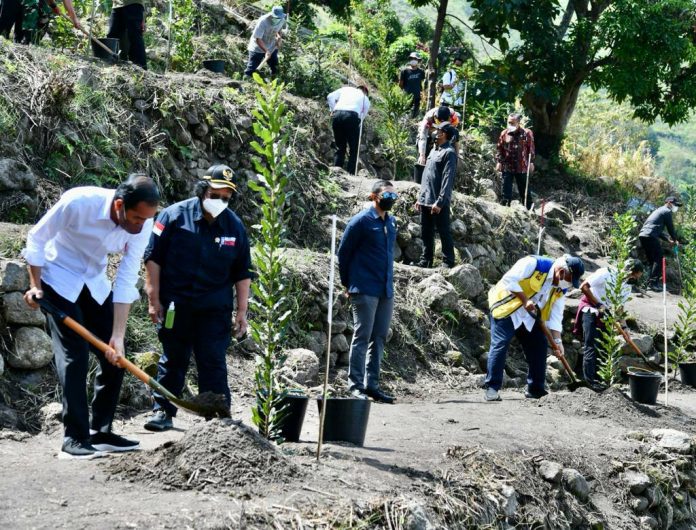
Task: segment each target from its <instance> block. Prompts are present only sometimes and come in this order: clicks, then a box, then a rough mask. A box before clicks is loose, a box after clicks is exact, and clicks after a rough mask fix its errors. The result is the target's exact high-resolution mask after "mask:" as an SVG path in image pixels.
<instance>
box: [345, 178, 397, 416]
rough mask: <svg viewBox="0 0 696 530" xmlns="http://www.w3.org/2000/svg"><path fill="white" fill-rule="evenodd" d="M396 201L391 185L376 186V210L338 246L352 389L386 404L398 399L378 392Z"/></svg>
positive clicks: (356, 220)
mask: <svg viewBox="0 0 696 530" xmlns="http://www.w3.org/2000/svg"><path fill="white" fill-rule="evenodd" d="M397 198H398V195H397V193H396V191H395V190H394V186H393V184H392V183H391V182H389V181H386V180H378V181H377V182H375V184H374V185H373V186H372V192H371V193H370V200H371V201H372V206H371V207H370V208H368V209H366V210H363V211H362V212H360V213H359V214H358V215H356V216H355V217H353V218H352V219H351V220H350V222H349V223H348V226H346V230H345V232H344V233H343V238H342V239H341V244H340V246H339V247H338V261H339V273H340V275H341V283H342V284H343V286H344V287H345V288H346V290H347V292H348V295H349V296H350V300H351V305H352V308H353V327H354V332H353V341H352V343H351V346H350V361H349V362H350V367H349V372H348V379H349V383H350V390H351V393H352V394H353V396H354V397H357V398H361V399H367V398H368V397H371V398H372V399H374V400H375V401H380V402H383V403H393V402H394V401H395V399H394V397H392V396H390V395H388V394H385V393H384V392H382V390H380V388H379V367H380V363H381V361H382V355H383V353H384V343H385V341H386V339H387V333H388V331H389V325H390V324H391V318H392V312H393V310H394V244H395V241H396V223H395V221H394V217H392V216H391V215H389V213H388V211H389V210H391V208H392V206H394V202H395V201H396V199H397ZM366 372H367V373H366Z"/></svg>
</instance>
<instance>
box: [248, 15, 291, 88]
mask: <svg viewBox="0 0 696 530" xmlns="http://www.w3.org/2000/svg"><path fill="white" fill-rule="evenodd" d="M285 25H286V16H285V11H283V7H282V6H275V7H274V8H273V9H271V11H270V13H266V14H265V15H264V16H262V17H261V18H260V19H259V20H258V22H257V23H256V27H255V28H254V32H253V33H252V34H251V38H250V39H249V44H248V45H247V50H248V51H249V59H248V60H247V65H246V69H245V70H244V75H245V76H246V77H251V76H252V75H253V74H254V72H256V70H258V68H259V66H261V63H263V61H264V60H265V61H266V62H267V63H268V66H269V67H270V68H271V75H272V76H275V75H276V74H277V73H278V48H279V47H280V40H281V37H282V33H281V32H282V30H283V28H284V27H285Z"/></svg>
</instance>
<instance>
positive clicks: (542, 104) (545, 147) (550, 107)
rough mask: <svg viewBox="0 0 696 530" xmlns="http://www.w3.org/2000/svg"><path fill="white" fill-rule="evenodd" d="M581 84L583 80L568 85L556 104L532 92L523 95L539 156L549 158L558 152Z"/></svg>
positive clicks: (523, 102)
mask: <svg viewBox="0 0 696 530" xmlns="http://www.w3.org/2000/svg"><path fill="white" fill-rule="evenodd" d="M581 86H582V81H576V82H574V83H572V84H570V85H569V86H567V87H566V88H565V90H564V91H563V94H561V97H560V99H559V100H558V102H557V103H555V104H554V103H551V102H550V101H548V100H547V99H545V98H543V97H540V96H536V95H534V94H533V93H531V92H527V93H526V94H524V96H523V97H522V104H523V105H524V106H525V108H527V110H528V111H529V113H530V115H531V118H532V130H533V131H534V141H535V144H536V152H537V154H538V155H539V156H542V157H543V158H546V159H547V160H548V159H550V158H553V157H554V156H556V155H557V154H558V151H559V149H560V148H561V142H562V141H563V136H564V134H565V130H566V127H567V126H568V122H569V121H570V117H571V116H572V114H573V111H574V110H575V104H576V103H577V101H578V94H579V93H580V87H581Z"/></svg>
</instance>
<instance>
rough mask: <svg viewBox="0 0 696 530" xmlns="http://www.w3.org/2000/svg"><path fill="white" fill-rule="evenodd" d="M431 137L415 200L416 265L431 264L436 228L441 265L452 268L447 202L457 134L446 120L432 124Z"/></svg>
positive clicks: (452, 259)
mask: <svg viewBox="0 0 696 530" xmlns="http://www.w3.org/2000/svg"><path fill="white" fill-rule="evenodd" d="M433 136H434V137H435V146H436V147H435V149H433V150H432V151H430V154H429V155H428V160H427V161H426V163H425V170H424V171H423V180H422V182H421V186H420V193H419V195H418V201H417V202H416V211H418V212H420V216H421V237H422V239H423V254H422V256H421V259H420V261H419V262H418V266H419V267H424V268H428V269H429V268H431V267H432V266H433V257H434V253H435V227H437V231H438V233H439V234H440V242H441V243H442V256H443V257H442V262H443V263H442V265H443V267H446V268H451V267H454V241H453V239H452V232H451V231H450V203H451V201H452V189H453V187H454V180H455V178H456V177H457V152H456V151H455V148H454V146H453V145H452V144H453V139H455V138H456V137H457V129H455V128H454V127H453V126H452V125H450V124H449V123H447V122H445V123H441V124H440V125H437V126H436V127H435V132H434V133H433Z"/></svg>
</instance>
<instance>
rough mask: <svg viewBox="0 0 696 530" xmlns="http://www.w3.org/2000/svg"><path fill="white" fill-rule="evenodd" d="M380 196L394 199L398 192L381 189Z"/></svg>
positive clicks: (396, 197)
mask: <svg viewBox="0 0 696 530" xmlns="http://www.w3.org/2000/svg"><path fill="white" fill-rule="evenodd" d="M382 198H383V199H394V200H396V199H398V198H399V194H398V193H396V192H395V191H383V192H382Z"/></svg>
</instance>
